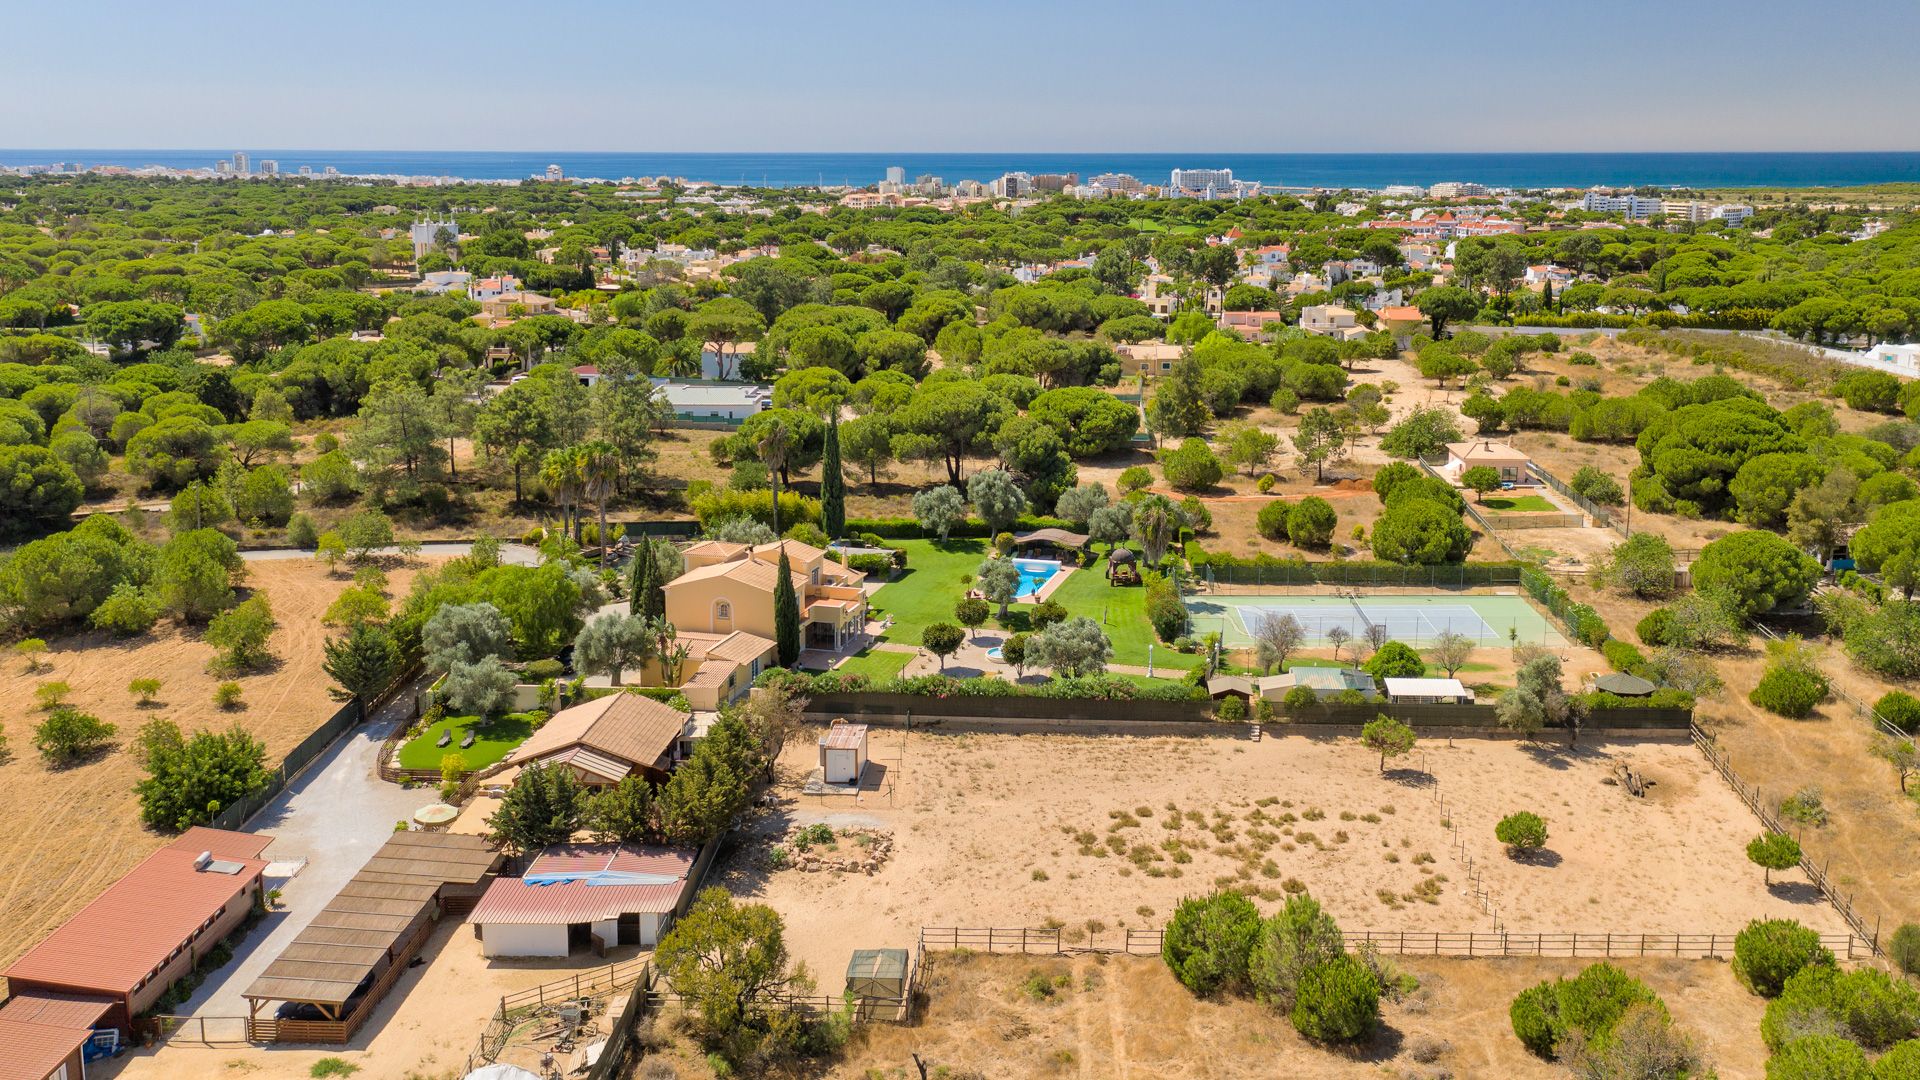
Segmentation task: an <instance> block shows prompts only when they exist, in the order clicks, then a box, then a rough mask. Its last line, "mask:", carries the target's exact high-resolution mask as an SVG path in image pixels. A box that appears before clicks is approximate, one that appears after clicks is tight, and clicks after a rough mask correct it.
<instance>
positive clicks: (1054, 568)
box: [1013, 559, 1060, 599]
mask: <svg viewBox="0 0 1920 1080" xmlns="http://www.w3.org/2000/svg"><path fill="white" fill-rule="evenodd" d="M1013 566H1014V569H1016V570H1018V571H1020V587H1019V588H1017V589H1015V590H1014V592H1013V595H1014V598H1015V599H1024V598H1026V597H1029V596H1032V595H1033V594H1034V593H1037V592H1039V591H1040V587H1041V586H1042V585H1045V584H1046V583H1047V582H1048V581H1051V580H1052V579H1053V575H1055V574H1057V573H1059V572H1060V564H1059V563H1057V562H1052V561H1050V560H1047V559H1015V560H1013Z"/></svg>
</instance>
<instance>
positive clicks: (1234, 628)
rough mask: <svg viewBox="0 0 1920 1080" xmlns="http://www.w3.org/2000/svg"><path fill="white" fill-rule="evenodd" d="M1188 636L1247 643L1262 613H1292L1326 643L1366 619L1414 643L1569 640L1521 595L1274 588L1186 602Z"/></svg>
mask: <svg viewBox="0 0 1920 1080" xmlns="http://www.w3.org/2000/svg"><path fill="white" fill-rule="evenodd" d="M1186 605H1187V614H1188V616H1189V617H1190V618H1191V619H1192V621H1193V629H1192V634H1193V636H1195V637H1199V636H1201V635H1204V634H1210V633H1218V634H1219V635H1220V640H1221V643H1222V644H1223V645H1225V646H1226V647H1227V648H1230V649H1232V648H1245V647H1247V646H1249V645H1252V644H1253V634H1254V630H1255V629H1256V628H1257V627H1258V626H1259V625H1260V623H1261V621H1262V620H1264V619H1279V618H1289V617H1291V618H1292V619H1293V620H1294V621H1295V622H1298V623H1299V624H1300V626H1301V628H1302V629H1304V630H1306V632H1307V641H1308V643H1310V644H1325V643H1326V641H1327V634H1328V633H1329V632H1330V631H1332V630H1333V629H1334V628H1336V627H1338V628H1339V629H1341V630H1344V631H1345V632H1346V635H1347V637H1348V638H1360V637H1364V636H1365V635H1366V632H1367V627H1368V626H1369V625H1378V626H1384V627H1385V628H1386V630H1387V636H1388V637H1389V638H1390V639H1392V640H1394V641H1401V642H1405V643H1406V644H1408V645H1412V646H1414V647H1415V648H1419V647H1422V646H1425V645H1430V644H1432V643H1433V640H1434V639H1435V638H1437V637H1439V636H1440V635H1441V634H1443V633H1447V632H1449V631H1451V632H1452V633H1456V634H1462V635H1465V636H1466V637H1468V638H1471V639H1472V640H1473V641H1474V642H1475V643H1477V644H1481V645H1489V646H1492V645H1507V644H1511V643H1512V642H1514V641H1522V642H1527V643H1529V644H1536V645H1549V646H1561V645H1565V644H1566V643H1567V639H1566V638H1565V637H1563V636H1562V635H1561V634H1560V632H1559V630H1557V629H1556V628H1555V627H1554V626H1553V624H1552V623H1551V622H1549V621H1548V619H1547V616H1546V615H1545V614H1544V613H1543V612H1541V611H1540V609H1538V608H1536V607H1534V606H1533V605H1532V604H1531V603H1529V602H1528V601H1527V599H1526V598H1525V597H1523V596H1466V595H1460V594H1456V593H1440V594H1434V595H1430V596H1426V595H1411V596H1361V597H1353V598H1349V597H1345V596H1320V595H1313V596H1309V595H1302V594H1298V593H1294V594H1286V593H1274V594H1270V595H1263V596H1249V595H1235V596H1195V597H1188V598H1187V601H1186Z"/></svg>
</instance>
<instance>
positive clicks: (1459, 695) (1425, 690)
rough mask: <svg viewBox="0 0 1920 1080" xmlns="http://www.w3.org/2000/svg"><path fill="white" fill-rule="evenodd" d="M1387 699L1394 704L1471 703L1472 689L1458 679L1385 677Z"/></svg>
mask: <svg viewBox="0 0 1920 1080" xmlns="http://www.w3.org/2000/svg"><path fill="white" fill-rule="evenodd" d="M1382 681H1383V682H1385V683H1386V684H1387V700H1388V701H1391V702H1393V703H1394V704H1396V705H1471V704H1473V691H1471V690H1469V689H1467V688H1466V686H1465V685H1464V684H1463V683H1461V681H1460V680H1459V679H1385V680H1382Z"/></svg>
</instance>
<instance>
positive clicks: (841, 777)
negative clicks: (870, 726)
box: [820, 720, 867, 784]
mask: <svg viewBox="0 0 1920 1080" xmlns="http://www.w3.org/2000/svg"><path fill="white" fill-rule="evenodd" d="M820 768H821V771H822V772H823V774H824V777H823V779H825V780H826V782H827V783H829V784H857V783H859V782H860V774H861V773H863V772H865V771H866V768H867V725H865V724H849V723H847V722H846V721H845V720H835V721H834V722H833V726H832V727H829V728H828V729H827V733H826V734H825V735H822V736H820Z"/></svg>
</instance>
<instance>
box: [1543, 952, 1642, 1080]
mask: <svg viewBox="0 0 1920 1080" xmlns="http://www.w3.org/2000/svg"><path fill="white" fill-rule="evenodd" d="M1643 1004H1644V1005H1653V1006H1655V1007H1657V1008H1659V1009H1661V1011H1662V1012H1664V1011H1665V1006H1664V1005H1662V1004H1661V1002H1660V998H1659V996H1658V995H1656V994H1655V993H1654V992H1653V991H1652V990H1650V989H1648V988H1647V986H1646V984H1645V983H1642V982H1641V981H1640V980H1638V979H1636V978H1634V977H1633V976H1631V975H1628V974H1627V973H1626V972H1624V971H1621V970H1620V969H1619V968H1617V967H1614V966H1613V965H1612V964H1608V963H1599V964H1594V965H1592V966H1591V967H1588V968H1587V969H1586V970H1585V971H1582V972H1581V973H1580V974H1578V975H1576V976H1574V977H1573V978H1571V979H1555V980H1553V981H1552V982H1543V983H1540V984H1538V985H1535V986H1531V987H1528V988H1527V989H1525V990H1522V991H1521V992H1520V993H1519V995H1518V996H1516V997H1515V998H1514V999H1513V1004H1512V1005H1511V1006H1509V1007H1508V1009H1507V1018H1508V1020H1509V1021H1510V1022H1511V1023H1512V1024H1513V1033H1514V1035H1516V1036H1518V1037H1519V1039H1520V1041H1521V1042H1522V1043H1524V1044H1526V1047H1527V1049H1529V1050H1531V1051H1533V1052H1534V1053H1536V1054H1539V1055H1540V1056H1542V1057H1551V1056H1553V1055H1554V1054H1555V1053H1556V1052H1557V1051H1558V1050H1559V1048H1560V1047H1561V1046H1562V1045H1563V1044H1564V1043H1566V1041H1567V1039H1568V1037H1569V1036H1577V1037H1578V1038H1579V1040H1580V1041H1581V1042H1582V1043H1583V1044H1584V1045H1587V1046H1594V1045H1597V1044H1599V1043H1602V1042H1604V1041H1605V1040H1606V1038H1607V1036H1608V1035H1610V1034H1611V1033H1612V1031H1613V1027H1614V1025H1615V1024H1617V1023H1619V1021H1620V1018H1621V1017H1622V1016H1623V1015H1625V1014H1626V1011H1627V1010H1628V1009H1630V1008H1632V1007H1633V1006H1635V1005H1643Z"/></svg>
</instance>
